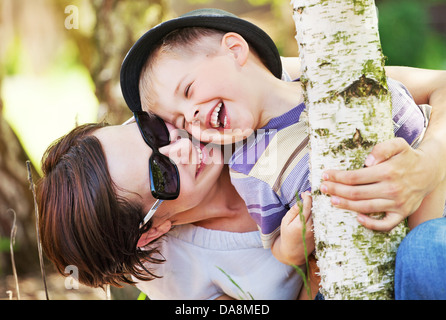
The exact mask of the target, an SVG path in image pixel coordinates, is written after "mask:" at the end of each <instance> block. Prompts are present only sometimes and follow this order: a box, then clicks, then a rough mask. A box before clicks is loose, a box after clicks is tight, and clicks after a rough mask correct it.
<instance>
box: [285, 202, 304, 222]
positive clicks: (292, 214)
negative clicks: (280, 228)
mask: <svg viewBox="0 0 446 320" xmlns="http://www.w3.org/2000/svg"><path fill="white" fill-rule="evenodd" d="M301 207H302V202H300V201H298V202H296V204H295V205H294V206H292V207H291V208H290V210H288V212H287V213H286V214H285V216H284V217H283V218H282V223H285V224H290V223H291V222H292V221H293V220H294V219H295V218H296V217H297V216H298V215H299V213H300V211H301V210H302V209H301Z"/></svg>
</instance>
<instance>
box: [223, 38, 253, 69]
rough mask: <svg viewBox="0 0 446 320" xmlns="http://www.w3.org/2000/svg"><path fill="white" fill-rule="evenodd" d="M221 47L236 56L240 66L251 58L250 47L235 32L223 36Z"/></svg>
mask: <svg viewBox="0 0 446 320" xmlns="http://www.w3.org/2000/svg"><path fill="white" fill-rule="evenodd" d="M221 45H222V46H223V47H224V48H225V49H226V50H229V52H230V53H231V54H232V55H233V56H234V58H235V59H236V60H237V62H238V63H239V64H240V65H244V64H245V63H246V61H247V60H248V56H249V45H248V43H247V42H246V40H245V39H244V38H243V37H242V36H241V35H239V34H238V33H235V32H228V33H226V34H225V35H224V36H223V39H222V40H221Z"/></svg>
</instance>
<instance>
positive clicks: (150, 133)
mask: <svg viewBox="0 0 446 320" xmlns="http://www.w3.org/2000/svg"><path fill="white" fill-rule="evenodd" d="M135 117H136V118H137V121H138V123H139V128H140V129H141V131H142V134H143V136H144V137H145V139H147V140H148V142H149V144H151V145H153V146H154V147H156V148H161V147H164V146H167V145H168V144H169V143H170V138H169V130H167V127H166V124H165V123H164V121H163V120H161V119H160V118H158V117H157V116H151V115H149V114H147V113H146V112H139V113H138V114H137V115H135Z"/></svg>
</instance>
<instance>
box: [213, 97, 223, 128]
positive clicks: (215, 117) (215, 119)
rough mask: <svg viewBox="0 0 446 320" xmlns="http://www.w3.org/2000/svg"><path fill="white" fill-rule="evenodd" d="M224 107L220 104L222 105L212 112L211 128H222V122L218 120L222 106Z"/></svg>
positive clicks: (221, 103)
mask: <svg viewBox="0 0 446 320" xmlns="http://www.w3.org/2000/svg"><path fill="white" fill-rule="evenodd" d="M222 105H223V102H220V104H219V105H218V106H217V107H215V109H214V111H212V114H211V126H212V127H213V128H218V127H220V120H219V119H218V114H219V113H220V109H221V106H222Z"/></svg>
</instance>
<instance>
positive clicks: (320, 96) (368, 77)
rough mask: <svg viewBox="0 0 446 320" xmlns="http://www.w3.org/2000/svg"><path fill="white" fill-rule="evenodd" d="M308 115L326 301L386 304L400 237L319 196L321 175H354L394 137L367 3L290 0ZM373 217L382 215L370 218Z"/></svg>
mask: <svg viewBox="0 0 446 320" xmlns="http://www.w3.org/2000/svg"><path fill="white" fill-rule="evenodd" d="M292 4H293V7H294V20H295V23H296V30H297V35H296V39H297V41H298V45H299V51H300V52H299V53H300V57H301V60H302V78H301V81H302V84H303V86H304V91H305V99H306V105H307V108H308V109H307V110H308V121H309V127H310V129H309V135H310V148H311V151H310V159H311V160H310V167H311V186H312V190H313V219H314V234H315V241H316V257H317V259H318V267H319V269H320V276H321V284H320V286H321V288H320V290H321V293H322V294H323V295H324V297H325V299H392V298H393V286H394V284H393V272H394V261H395V255H396V250H397V247H398V245H399V243H400V242H401V240H402V239H403V238H404V236H405V234H406V227H405V226H404V224H403V223H402V224H400V225H399V226H397V227H396V228H394V229H393V230H392V231H390V232H388V233H383V232H376V231H371V230H369V229H366V228H364V227H363V226H362V225H360V224H359V223H358V222H357V220H356V213H355V212H351V211H347V210H341V209H337V208H334V207H333V206H331V203H330V198H329V197H328V196H326V195H323V194H321V192H320V191H319V187H320V183H321V181H322V177H321V175H322V172H323V171H324V170H326V169H340V170H353V169H357V168H360V167H362V166H363V163H364V160H365V157H366V156H367V154H368V153H369V152H370V150H371V148H372V147H373V146H374V145H375V144H376V143H378V142H381V141H384V140H387V139H390V138H392V137H393V124H392V113H391V99H390V94H389V92H388V90H387V83H386V77H385V72H384V57H383V54H382V50H381V44H380V41H379V35H378V23H377V16H376V9H375V5H374V1H373V0H293V1H292ZM375 215H376V218H377V219H379V218H380V217H382V214H379V213H377V214H375Z"/></svg>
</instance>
